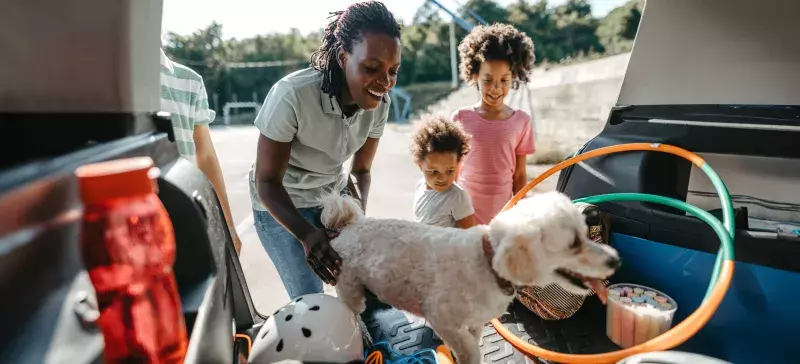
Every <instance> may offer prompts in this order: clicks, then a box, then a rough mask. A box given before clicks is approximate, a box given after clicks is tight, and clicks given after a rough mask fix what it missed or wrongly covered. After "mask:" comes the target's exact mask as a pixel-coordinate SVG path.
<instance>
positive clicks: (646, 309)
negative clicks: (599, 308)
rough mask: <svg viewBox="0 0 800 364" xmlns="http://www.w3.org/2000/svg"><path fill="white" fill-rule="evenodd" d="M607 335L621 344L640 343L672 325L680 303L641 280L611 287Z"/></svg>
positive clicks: (625, 345)
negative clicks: (641, 283) (646, 285)
mask: <svg viewBox="0 0 800 364" xmlns="http://www.w3.org/2000/svg"><path fill="white" fill-rule="evenodd" d="M608 291H609V294H608V304H607V305H606V335H608V338H609V339H611V341H613V342H614V343H615V344H617V345H619V346H620V347H622V348H629V347H631V346H634V345H639V344H641V343H643V342H645V341H648V340H650V339H652V338H654V337H656V336H658V335H661V334H663V333H664V332H666V331H667V330H669V329H670V328H671V327H672V318H673V317H674V316H675V311H677V309H678V305H677V303H676V302H675V300H673V299H672V297H669V296H667V295H666V294H664V293H663V292H661V291H659V290H656V289H652V288H650V287H645V286H642V285H638V284H629V283H618V284H614V285H611V286H609V287H608Z"/></svg>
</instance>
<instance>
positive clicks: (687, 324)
mask: <svg viewBox="0 0 800 364" xmlns="http://www.w3.org/2000/svg"><path fill="white" fill-rule="evenodd" d="M629 151H655V152H662V153H668V154H673V155H676V156H679V157H682V158H684V159H686V160H688V161H690V162H692V163H693V164H694V165H695V166H697V167H698V168H702V167H703V165H704V164H705V160H703V158H701V157H700V156H698V155H697V154H694V153H692V152H690V151H688V150H685V149H682V148H678V147H675V146H672V145H666V144H658V143H630V144H620V145H614V146H609V147H604V148H599V149H595V150H592V151H589V152H586V153H584V154H579V155H577V156H574V157H572V158H569V159H567V160H565V161H563V162H561V163H559V164H556V165H555V166H553V167H552V168H550V169H548V170H547V171H545V172H544V173H542V174H540V175H539V176H537V177H536V178H535V179H533V180H532V181H530V182H529V183H528V184H527V185H526V186H525V187H524V188H522V190H520V191H519V192H518V193H517V194H515V195H514V197H512V198H511V200H510V201H509V202H508V203H507V204H506V205H505V206H504V207H503V210H507V209H509V208H511V207H512V206H514V205H516V204H517V202H519V201H520V200H521V199H523V198H524V197H525V195H526V194H527V193H528V191H530V190H531V189H533V188H534V187H535V186H536V185H538V184H539V183H541V182H542V181H544V180H545V179H546V178H548V177H550V176H552V175H553V174H555V173H556V172H558V171H561V170H562V169H564V168H567V167H569V166H572V165H575V164H577V163H580V162H582V161H585V160H587V159H590V158H594V157H598V156H602V155H607V154H612V153H618V152H629ZM733 266H734V262H733V261H732V260H725V261H724V262H723V265H722V270H721V273H720V275H719V279H718V281H717V284H716V285H714V289H713V291H712V292H711V294H710V295H709V296H708V297H707V299H705V300H704V301H703V302H702V303H701V304H700V307H698V308H697V309H696V310H695V311H694V313H692V314H691V315H689V316H688V317H687V318H686V319H685V320H683V321H682V322H681V323H680V324H678V325H676V326H675V327H673V328H672V329H670V330H668V331H667V332H665V333H663V334H661V335H659V336H657V337H655V338H653V339H651V340H649V341H646V342H644V343H641V344H639V345H636V346H632V347H630V348H627V349H622V350H617V351H611V352H607V353H602V354H564V353H559V352H555V351H550V350H546V349H542V348H540V347H538V346H536V345H532V344H530V343H528V342H526V341H525V340H522V339H520V338H519V337H517V336H516V335H514V334H513V333H512V332H511V331H510V330H508V329H506V327H505V326H503V324H502V323H500V321H499V320H498V319H496V318H495V319H492V320H491V323H492V326H494V328H495V330H497V333H498V334H500V336H502V337H503V338H504V339H505V340H506V341H508V342H509V343H510V344H511V345H513V346H514V347H516V348H517V349H518V350H519V351H521V352H523V353H524V354H526V355H528V356H534V357H538V358H542V359H546V360H551V361H555V362H559V363H570V364H600V363H616V362H618V361H620V360H622V359H624V358H627V357H629V356H631V355H635V354H639V353H644V352H650V351H661V350H668V349H671V348H673V347H676V346H678V345H680V344H682V343H683V342H685V341H686V340H688V339H689V338H691V337H692V336H694V335H695V334H696V333H697V332H698V331H700V329H701V328H702V327H703V326H704V325H705V324H706V323H707V322H708V321H709V320H710V319H711V316H713V315H714V313H715V312H716V310H717V308H718V307H719V305H720V303H722V299H723V298H724V297H725V293H727V291H728V287H730V283H731V279H732V278H733Z"/></svg>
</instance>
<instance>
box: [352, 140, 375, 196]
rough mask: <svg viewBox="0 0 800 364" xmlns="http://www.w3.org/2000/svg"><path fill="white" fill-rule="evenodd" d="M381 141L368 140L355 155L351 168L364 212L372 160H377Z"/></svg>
mask: <svg viewBox="0 0 800 364" xmlns="http://www.w3.org/2000/svg"><path fill="white" fill-rule="evenodd" d="M379 140H380V139H378V138H367V141H366V142H364V145H362V146H361V149H359V150H358V151H357V152H356V154H355V155H353V165H352V167H351V168H350V173H352V174H353V176H354V177H355V178H356V188H358V193H359V195H360V196H361V208H362V209H364V212H366V211H367V197H368V196H369V185H370V183H371V179H372V178H371V176H370V170H371V169H372V160H373V159H375V153H376V152H377V151H378V141H379Z"/></svg>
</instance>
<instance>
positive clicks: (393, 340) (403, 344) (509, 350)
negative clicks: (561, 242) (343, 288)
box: [362, 295, 619, 364]
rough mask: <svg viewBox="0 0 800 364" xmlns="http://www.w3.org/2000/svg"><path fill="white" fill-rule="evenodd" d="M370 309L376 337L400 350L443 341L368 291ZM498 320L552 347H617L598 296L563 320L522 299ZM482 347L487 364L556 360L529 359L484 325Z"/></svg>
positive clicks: (367, 316) (577, 350) (580, 350)
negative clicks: (549, 318) (552, 318)
mask: <svg viewBox="0 0 800 364" xmlns="http://www.w3.org/2000/svg"><path fill="white" fill-rule="evenodd" d="M367 297H368V298H367V310H366V311H365V312H364V313H363V314H362V319H363V320H364V323H365V324H366V326H367V329H368V331H369V334H370V336H371V337H372V340H373V342H380V341H386V342H388V343H389V344H390V345H391V347H392V349H393V350H394V351H396V352H398V353H400V354H402V355H411V354H413V353H415V352H418V351H420V350H422V349H435V348H436V347H437V346H439V345H441V344H442V341H441V339H440V338H439V337H438V336H437V335H436V334H435V333H434V332H433V330H432V329H431V328H430V327H428V326H426V325H425V321H424V320H423V319H420V318H418V317H414V316H411V315H409V314H407V313H405V312H403V311H399V310H396V309H393V308H391V307H389V306H387V305H386V304H384V303H382V302H380V301H378V300H377V299H376V298H375V297H374V296H370V295H368V296H367ZM500 321H501V322H503V324H504V325H505V326H506V327H507V328H509V330H511V332H513V333H514V334H516V335H517V336H519V337H521V338H523V339H525V340H527V341H528V342H529V343H532V344H536V345H538V346H540V347H543V348H545V349H548V350H553V351H558V352H562V353H572V354H596V353H603V352H608V351H613V350H618V349H619V347H617V346H616V345H615V344H614V343H612V342H611V340H609V339H608V337H607V336H606V333H605V327H606V326H605V306H603V305H602V304H600V302H599V301H598V300H597V299H596V298H589V299H587V300H586V303H585V304H584V305H583V307H582V308H581V309H580V310H579V311H578V313H576V314H575V315H574V316H573V317H571V318H569V319H566V320H561V321H545V320H542V319H540V318H539V317H538V316H536V315H535V314H534V313H532V312H530V311H529V310H528V309H527V308H525V307H524V306H522V304H520V303H519V302H516V301H514V303H513V304H512V305H511V306H510V307H509V313H507V314H505V315H503V316H502V317H501V318H500ZM481 336H482V337H481V340H480V350H481V355H482V357H483V362H484V363H487V364H495V363H496V364H501V363H502V364H515V363H519V364H523V363H547V364H549V363H552V362H550V361H547V360H542V359H535V358H529V357H527V356H525V355H524V354H522V353H521V352H519V351H518V350H517V349H516V348H514V347H513V346H511V344H509V343H508V342H506V341H505V340H504V339H503V338H502V337H501V336H500V335H499V334H498V333H497V332H496V331H495V329H494V327H492V326H491V325H487V326H486V327H484V328H483V333H482V335H481Z"/></svg>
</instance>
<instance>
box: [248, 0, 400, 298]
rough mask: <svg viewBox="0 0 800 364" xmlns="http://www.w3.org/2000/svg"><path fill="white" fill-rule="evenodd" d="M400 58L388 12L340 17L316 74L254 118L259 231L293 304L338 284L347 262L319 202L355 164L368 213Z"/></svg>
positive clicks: (274, 93)
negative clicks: (325, 285) (326, 226)
mask: <svg viewBox="0 0 800 364" xmlns="http://www.w3.org/2000/svg"><path fill="white" fill-rule="evenodd" d="M400 52H401V44H400V26H399V24H398V23H397V21H395V19H394V16H393V15H392V13H391V12H389V10H387V9H386V7H385V6H384V5H383V4H382V3H380V2H377V1H367V2H362V3H357V4H353V5H351V6H349V7H348V8H347V9H346V10H344V11H340V12H336V13H333V18H332V20H331V22H330V23H329V24H328V26H327V27H326V28H325V34H324V37H323V39H322V45H321V46H320V47H319V49H317V50H316V51H315V52H314V54H312V56H311V67H310V68H307V69H304V70H301V71H297V72H294V73H292V74H290V75H288V76H286V77H284V78H283V79H281V80H280V81H278V83H276V84H275V85H274V86H273V87H272V89H271V90H270V92H269V94H268V95H267V98H266V100H265V102H264V105H263V106H262V108H261V110H260V111H259V113H258V116H257V117H256V121H255V125H256V127H258V129H259V130H260V131H261V135H260V136H259V140H258V154H257V156H256V161H255V164H254V166H253V168H252V169H251V171H250V181H251V186H250V189H251V200H252V202H253V210H254V217H255V219H254V220H255V225H256V231H257V232H258V237H259V239H260V240H261V244H262V245H263V246H264V249H265V250H266V251H267V254H269V256H270V259H271V260H272V262H273V263H274V264H275V267H276V268H277V270H278V273H279V274H280V276H281V280H282V281H283V284H284V286H285V287H286V291H287V293H288V294H289V297H290V298H291V299H294V298H295V297H297V296H301V295H304V294H309V293H318V292H322V281H324V282H325V283H328V284H331V285H335V284H336V277H337V276H338V274H339V267H340V265H341V260H340V258H339V256H338V255H337V254H336V252H335V251H334V250H333V249H332V248H331V247H330V244H329V240H330V239H331V238H332V237H333V236H334V235H333V233H332V232H330V231H326V230H325V229H324V228H322V226H321V224H320V223H319V214H320V210H319V204H318V202H317V199H318V198H319V197H320V196H321V195H322V194H323V193H325V192H328V191H331V189H333V188H334V186H336V185H337V184H339V185H343V184H341V183H342V182H343V181H342V178H344V177H343V176H344V175H343V174H342V165H343V164H344V162H345V161H346V160H347V159H349V158H350V157H353V161H352V166H351V171H350V173H352V174H353V175H354V176H355V179H356V185H357V186H358V187H357V191H351V192H355V193H356V194H357V195H359V196H360V198H361V203H362V206H363V207H364V208H365V209H366V207H367V197H368V196H369V185H370V168H371V166H372V160H373V157H374V156H375V151H376V150H377V148H378V139H379V138H380V137H381V135H382V134H383V128H384V125H385V124H386V118H387V117H388V115H389V102H390V100H389V97H388V95H387V94H388V93H389V90H390V89H391V88H392V87H394V85H395V83H396V82H397V71H398V68H399V67H400ZM320 278H321V279H322V280H320Z"/></svg>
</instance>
